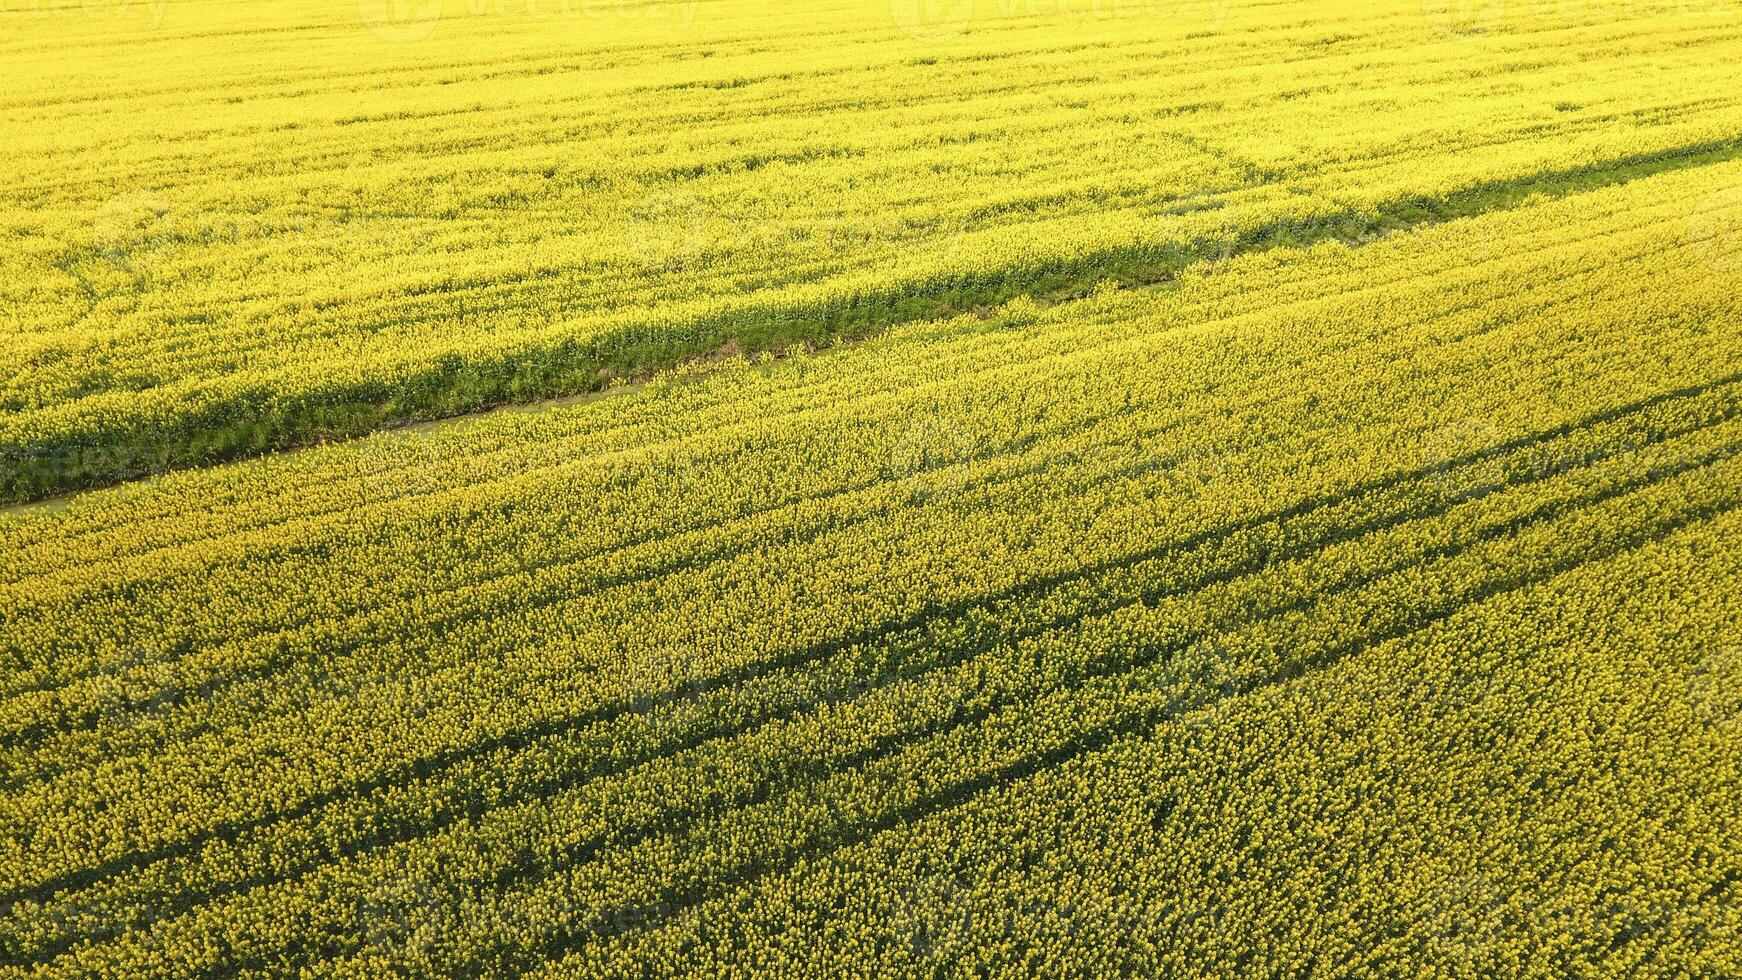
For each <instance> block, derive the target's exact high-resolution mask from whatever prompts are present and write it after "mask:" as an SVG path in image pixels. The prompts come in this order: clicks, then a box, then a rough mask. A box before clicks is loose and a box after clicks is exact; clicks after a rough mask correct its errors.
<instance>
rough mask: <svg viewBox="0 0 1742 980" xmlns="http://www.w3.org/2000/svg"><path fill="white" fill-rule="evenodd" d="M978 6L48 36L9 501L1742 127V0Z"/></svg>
mask: <svg viewBox="0 0 1742 980" xmlns="http://www.w3.org/2000/svg"><path fill="white" fill-rule="evenodd" d="M453 5H454V4H453V3H450V4H449V6H453ZM364 6H367V5H366V4H365V5H364ZM438 6H440V5H438ZM497 6H499V5H497ZM510 6H513V5H510ZM644 6H645V5H644ZM674 6H676V7H684V4H683V3H682V2H678V3H676V4H675V5H674ZM900 6H901V4H899V3H897V4H894V5H893V7H900ZM970 6H971V7H976V8H978V7H987V8H988V9H986V10H981V11H979V13H978V15H976V16H975V17H972V18H970V22H969V23H967V24H966V25H964V26H963V30H961V31H960V32H957V33H950V32H946V33H945V36H942V37H933V36H931V34H930V32H927V31H918V32H914V31H911V30H904V27H903V25H904V24H905V21H904V20H903V19H902V18H901V17H899V16H895V13H894V11H893V10H892V5H890V4H887V3H882V2H876V3H870V2H869V0H867V3H858V2H854V3H848V4H845V5H842V6H839V7H830V8H828V9H825V10H813V9H810V8H808V7H807V8H806V9H803V10H790V11H781V12H780V13H779V14H778V15H777V16H774V17H772V18H771V17H770V16H769V15H768V14H767V12H766V11H765V10H764V9H763V6H762V5H757V4H749V3H744V2H741V0H732V2H729V3H717V4H716V3H709V4H707V5H706V8H705V10H694V11H692V12H693V13H695V15H696V16H694V17H693V18H677V19H675V20H669V21H667V20H663V19H659V18H655V19H653V20H648V19H645V18H638V17H631V16H629V15H628V14H627V13H625V12H624V10H618V11H617V13H616V14H613V15H611V16H600V17H593V16H579V15H577V16H574V17H563V16H557V15H554V14H552V15H549V16H543V17H540V16H536V15H534V14H533V13H531V12H528V11H521V12H520V13H519V14H515V13H513V11H509V10H502V9H495V6H493V5H491V4H484V5H483V7H485V8H489V9H485V10H482V11H474V10H472V8H471V7H470V6H468V8H467V9H468V11H470V15H467V16H460V15H458V13H457V11H449V12H448V13H447V14H442V15H440V16H439V17H438V21H437V23H436V24H434V25H433V26H434V28H435V30H434V32H433V33H432V34H431V35H429V36H428V37H420V38H418V39H417V40H416V43H403V44H395V43H393V40H394V39H395V38H398V37H400V34H399V33H398V32H395V31H386V32H385V33H386V35H388V36H383V31H382V30H380V29H379V28H381V25H380V24H376V23H374V22H373V21H371V20H370V18H369V17H368V16H366V15H361V16H351V14H352V13H356V12H353V11H350V9H349V8H344V9H343V10H342V11H338V12H335V10H334V9H333V7H332V6H331V5H329V4H324V3H322V4H317V3H312V2H296V3H289V4H276V5H271V6H270V8H267V7H265V6H264V5H260V4H250V5H245V7H244V8H238V9H237V10H224V11H218V10H209V9H195V8H185V9H184V8H181V7H179V6H172V7H169V8H167V9H166V11H165V14H164V16H165V17H166V18H167V20H166V21H165V23H163V24H160V25H159V26H158V27H157V28H156V29H153V30H151V31H148V32H140V31H139V30H138V27H139V25H138V24H137V23H134V22H133V21H131V20H129V19H128V18H124V17H117V18H114V19H112V20H108V21H102V20H92V19H89V18H70V17H61V18H55V17H25V18H20V19H18V25H19V27H20V30H21V32H22V33H21V34H20V39H19V41H18V42H17V45H16V46H15V48H14V49H9V50H10V53H9V55H8V57H9V58H11V59H13V61H14V62H15V63H16V65H17V71H16V75H17V76H18V77H19V78H20V79H21V82H20V88H19V91H17V92H16V93H15V94H14V96H13V97H12V98H11V100H10V101H8V102H7V103H6V104H5V105H3V106H0V118H3V119H4V120H5V125H6V126H7V129H8V132H14V133H17V134H19V138H18V139H17V140H16V141H15V143H14V145H13V146H12V147H11V148H9V149H7V150H5V151H0V168H3V169H0V173H4V174H5V175H7V176H8V177H9V178H11V179H9V180H7V181H5V182H4V184H3V187H4V190H0V215H4V216H5V217H6V218H7V219H8V220H9V221H10V223H11V227H12V231H13V236H12V239H13V240H14V242H15V243H16V247H15V248H12V249H9V250H7V253H6V254H5V255H4V256H0V305H4V306H5V308H6V309H7V310H8V314H9V315H8V317H7V318H6V319H5V321H4V322H3V323H0V335H4V336H5V338H6V343H5V344H4V345H0V500H8V501H17V500H30V499H35V498H39V497H43V496H47V495H51V494H55V493H60V492H63V491H67V490H71V489H75V488H80V487H88V486H95V485H103V484H108V483H112V482H116V481H119V480H124V479H127V478H129V477H132V476H137V475H141V474H149V473H161V472H164V471H167V470H173V469H178V468H183V467H188V466H194V465H199V464H206V463H212V462H215V461H220V460H225V459H231V458H236V457H240V456H248V455H254V454H258V453H261V452H263V451H266V450H271V449H276V448H283V447H287V446H295V445H303V444H309V443H315V442H319V441H322V440H325V439H331V438H339V437H350V436H355V435H359V434H362V433H366V432H368V431H371V430H373V429H376V428H380V427H383V426H388V425H393V424H398V423H403V422H407V421H411V420H416V419H428V418H437V417H446V416H452V415H457V414H462V413H469V412H474V411H478V410H480V409H485V408H489V407H492V406H497V405H501V404H505V403H513V402H528V401H534V400H539V399H545V398H550V397H554V396H561V395H568V394H573V393H576V392H584V391H591V390H595V389H599V388H601V387H606V386H609V385H611V384H613V383H617V382H621V381H626V380H636V379H644V378H646V377H648V376H651V375H654V374H657V373H658V372H660V371H663V370H666V369H669V368H671V367H673V366H674V365H677V364H681V363H684V362H686V361H689V360H692V359H696V358H710V357H715V356H718V355H720V354H721V352H731V351H734V350H736V351H742V352H749V353H758V352H778V351H784V350H787V349H790V348H794V347H804V346H808V347H817V346H826V345H829V344H832V343H836V342H839V341H842V340H846V339H854V338H861V337H864V336H866V335H868V334H870V333H874V332H876V331H879V330H882V329H887V328H889V327H890V326H892V325H896V324H901V323H907V322H912V321H915V320H922V319H928V318H938V317H948V316H950V315H952V314H954V313H957V312H961V311H967V310H975V309H984V308H988V307H992V306H996V305H999V304H1001V303H1003V302H1006V301H1008V300H1010V299H1012V298H1016V297H1019V296H1024V295H1026V296H1032V297H1037V298H1042V299H1047V298H1054V299H1056V298H1069V297H1075V296H1080V295H1083V294H1085V293H1087V292H1088V291H1090V290H1091V289H1093V288H1094V287H1095V286H1097V285H1098V284H1100V283H1102V282H1114V283H1122V284H1126V285H1140V284H1145V283H1153V282H1156V281H1159V280H1163V279H1165V278H1167V277H1170V276H1172V275H1174V274H1176V273H1177V272H1178V271H1179V270H1180V269H1181V268H1182V267H1184V266H1185V265H1188V264H1190V263H1192V262H1196V261H1203V260H1205V259H1208V258H1223V257H1226V256H1227V255H1229V254H1231V253H1238V252H1241V251H1246V250H1253V249H1262V248H1267V247H1273V246H1277V245H1310V244H1312V243H1314V242H1317V241H1322V240H1325V239H1327V238H1345V239H1350V240H1357V239H1362V238H1368V237H1372V236H1376V235H1383V234H1387V233H1391V232H1394V231H1397V230H1399V229H1400V228H1403V227H1408V226H1411V225H1414V224H1418V223H1420V222H1422V221H1427V220H1445V219H1447V218H1453V217H1457V216H1463V215H1468V214H1472V213H1475V212H1478V211H1482V210H1487V209H1491V208H1495V207H1500V206H1506V205H1509V204H1513V203H1516V202H1517V200H1518V199H1520V198H1522V197H1525V196H1528V195H1530V194H1534V193H1547V194H1558V193H1564V192H1567V191H1568V190H1570V189H1576V188H1587V187H1590V186H1593V185H1600V184H1602V183H1605V182H1609V181H1614V180H1622V179H1629V178H1631V177H1634V176H1638V175H1640V174H1643V173H1649V172H1652V171H1655V170H1659V169H1663V168H1673V167H1682V166H1693V165H1699V164H1703V163H1708V162H1711V161H1712V160H1713V159H1719V158H1724V157H1727V156H1728V155H1730V154H1732V153H1733V152H1734V147H1735V141H1736V139H1737V134H1738V133H1739V132H1742V105H1739V104H1738V102H1737V97H1736V94H1735V91H1734V89H1735V86H1734V85H1733V81H1734V79H1733V78H1732V77H1731V73H1730V72H1729V71H1728V67H1727V66H1728V64H1729V63H1730V61H1732V60H1733V57H1732V54H1733V53H1732V52H1731V50H1730V48H1731V46H1733V45H1734V43H1735V42H1734V39H1735V34H1736V28H1737V26H1738V21H1737V19H1736V18H1737V17H1738V16H1742V10H1737V9H1732V7H1733V5H1730V4H1722V3H1720V4H1714V5H1707V6H1704V7H1701V9H1699V10H1690V9H1688V7H1689V5H1687V4H1679V3H1674V2H1670V0H1662V2H1658V0H1652V2H1639V3H1607V2H1601V0H1597V2H1592V3H1577V4H1548V3H1538V4H1524V5H1518V4H1514V5H1509V7H1510V13H1509V14H1508V15H1507V16H1503V17H1495V18H1489V17H1486V16H1478V17H1476V18H1475V21H1476V24H1477V27H1478V28H1479V29H1476V30H1474V32H1473V33H1472V31H1469V30H1465V29H1464V28H1465V27H1469V26H1470V25H1468V24H1465V23H1464V21H1465V20H1466V19H1467V18H1465V17H1464V16H1462V15H1463V14H1469V13H1470V12H1469V11H1460V10H1448V11H1445V12H1443V13H1444V14H1445V16H1441V15H1440V13H1437V12H1436V11H1435V10H1432V9H1427V8H1426V7H1424V5H1423V4H1421V3H1420V2H1418V0H1395V2H1387V3H1384V4H1381V5H1379V6H1378V7H1374V6H1372V5H1365V6H1363V7H1362V8H1360V9H1355V8H1352V7H1350V6H1349V5H1348V4H1346V3H1344V2H1341V0H1302V2H1291V3H1275V4H1262V5H1246V4H1234V5H1231V7H1230V8H1228V9H1221V8H1220V7H1219V5H1218V4H1213V3H1212V4H1204V5H1196V4H1186V5H1182V6H1181V7H1179V8H1177V9H1163V7H1165V5H1163V6H1160V7H1158V6H1156V5H1152V4H1139V5H1136V7H1135V8H1132V9H1126V8H1124V7H1122V6H1121V5H1120V4H1117V3H1115V4H1112V5H1111V8H1119V9H1109V10H1108V11H1104V12H1100V13H1097V12H1095V11H1099V10H1100V6H1099V5H1091V6H1092V7H1094V8H1095V10H1094V11H1089V12H1084V11H1078V10H1075V9H1074V6H1073V5H1070V4H1063V5H1054V4H1041V5H1032V4H1031V5H1017V6H1016V7H1010V5H1008V4H986V3H981V4H976V5H970ZM1431 6H1432V5H1431V4H1430V5H1428V7H1431ZM1452 6H1454V7H1460V8H1461V7H1462V6H1463V5H1452ZM1496 6H1497V7H1502V8H1505V7H1506V6H1508V5H1496ZM653 7H654V8H656V9H658V10H664V9H665V7H663V6H660V5H658V4H655V5H653ZM992 7H996V9H995V10H994V9H991V8H992ZM1007 7H1010V9H1008V10H1007V9H1006V8H1007ZM256 8H259V9H256ZM420 9H421V8H420ZM515 9H518V8H517V7H516V8H515ZM634 9H635V10H641V7H640V6H637V7H635V8H634ZM1218 9H1221V12H1220V13H1213V11H1216V10H1218ZM643 12H644V13H647V12H648V11H643ZM1502 12H1505V10H1504V9H1503V10H1502ZM1103 13H1104V14H1105V15H1103ZM449 14H452V15H453V16H449ZM372 25H373V27H374V28H377V29H372ZM906 26H907V27H908V28H911V27H912V25H906ZM111 31H113V32H115V33H113V34H110V33H109V32H111ZM287 38H297V39H300V41H301V42H302V43H300V44H291V43H288V41H287V40H286V39H287ZM290 51H295V52H297V54H296V56H295V57H292V56H290V55H289V54H288V53H287V52H290ZM73 64H79V65H95V66H97V67H95V68H93V69H92V70H89V71H85V72H78V73H70V72H69V70H68V69H67V67H66V66H68V65H73ZM1254 65H1262V66H1263V68H1262V70H1254V67H1253V66H1254ZM1641 78H1649V79H1651V84H1649V85H1642V84H1640V79H1641ZM455 120H464V124H463V125H461V124H458V123H456V121H455ZM1684 203H1685V204H1686V206H1687V210H1688V215H1689V220H1693V221H1697V220H1702V218H1701V216H1702V215H1704V214H1705V212H1706V211H1709V210H1711V209H1713V208H1714V207H1721V206H1722V201H1719V202H1716V203H1713V202H1707V201H1703V200H1694V201H1688V202H1684Z"/></svg>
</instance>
